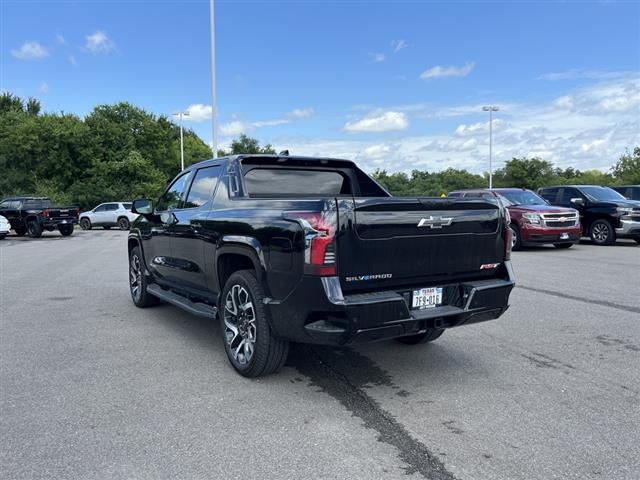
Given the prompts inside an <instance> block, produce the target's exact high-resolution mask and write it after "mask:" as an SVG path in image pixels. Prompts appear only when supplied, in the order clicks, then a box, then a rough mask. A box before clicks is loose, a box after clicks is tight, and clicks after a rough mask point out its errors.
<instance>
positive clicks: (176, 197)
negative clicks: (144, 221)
mask: <svg viewBox="0 0 640 480" xmlns="http://www.w3.org/2000/svg"><path fill="white" fill-rule="evenodd" d="M190 173H191V172H186V173H183V174H182V175H181V176H179V177H178V178H177V179H176V181H175V182H173V183H172V184H171V186H170V187H169V188H168V189H167V191H166V192H164V194H163V195H162V196H161V197H160V200H158V205H157V206H156V210H157V211H158V212H166V211H167V210H175V209H176V208H180V201H181V200H182V194H183V193H184V191H185V189H186V187H187V179H188V178H189V174H190Z"/></svg>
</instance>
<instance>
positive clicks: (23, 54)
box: [11, 42, 49, 60]
mask: <svg viewBox="0 0 640 480" xmlns="http://www.w3.org/2000/svg"><path fill="white" fill-rule="evenodd" d="M11 55H13V56H14V57H16V58H18V59H20V60H40V59H42V58H45V57H48V56H49V51H48V50H47V49H46V48H45V47H43V46H42V45H40V44H39V43H38V42H25V43H23V44H22V46H21V47H20V48H17V49H15V48H14V49H12V50H11Z"/></svg>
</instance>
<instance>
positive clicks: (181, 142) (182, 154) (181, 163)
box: [173, 112, 189, 171]
mask: <svg viewBox="0 0 640 480" xmlns="http://www.w3.org/2000/svg"><path fill="white" fill-rule="evenodd" d="M173 115H174V116H176V117H180V166H181V167H182V168H181V169H180V171H182V170H184V137H183V135H182V117H188V116H189V112H173Z"/></svg>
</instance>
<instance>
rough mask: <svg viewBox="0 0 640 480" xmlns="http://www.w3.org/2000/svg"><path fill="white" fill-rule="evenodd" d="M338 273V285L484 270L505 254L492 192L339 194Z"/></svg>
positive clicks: (478, 274)
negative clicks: (481, 195) (471, 195)
mask: <svg viewBox="0 0 640 480" xmlns="http://www.w3.org/2000/svg"><path fill="white" fill-rule="evenodd" d="M338 206H339V207H338V209H339V222H340V228H339V232H340V233H339V235H338V272H339V276H340V281H341V284H342V288H343V290H344V291H345V292H349V291H352V292H353V291H358V290H369V289H371V290H374V289H381V288H387V289H392V288H396V287H401V286H408V285H425V286H426V285H437V284H442V283H446V282H447V281H454V280H457V279H471V278H482V277H483V276H488V275H490V273H491V271H490V269H484V268H481V267H482V266H483V265H485V266H486V265H487V264H494V263H501V262H503V261H504V258H505V244H504V242H505V239H504V236H503V235H502V232H503V228H504V227H503V218H502V211H501V209H500V206H499V204H498V203H497V201H494V200H491V199H452V198H443V199H440V198H393V197H392V198H356V199H353V200H346V201H345V200H342V201H338Z"/></svg>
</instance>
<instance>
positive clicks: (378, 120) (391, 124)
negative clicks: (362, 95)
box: [344, 111, 409, 133]
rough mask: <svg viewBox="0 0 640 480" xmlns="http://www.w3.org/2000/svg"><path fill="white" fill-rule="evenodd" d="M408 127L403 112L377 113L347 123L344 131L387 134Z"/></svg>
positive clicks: (407, 121)
mask: <svg viewBox="0 0 640 480" xmlns="http://www.w3.org/2000/svg"><path fill="white" fill-rule="evenodd" d="M408 127H409V120H408V119H407V115H406V114H405V113H403V112H395V111H387V112H384V111H378V112H374V113H372V114H369V115H367V116H366V117H364V118H361V119H360V120H354V121H351V122H347V124H346V125H345V126H344V130H345V131H346V132H349V133H359V132H388V131H391V130H404V129H406V128H408Z"/></svg>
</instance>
